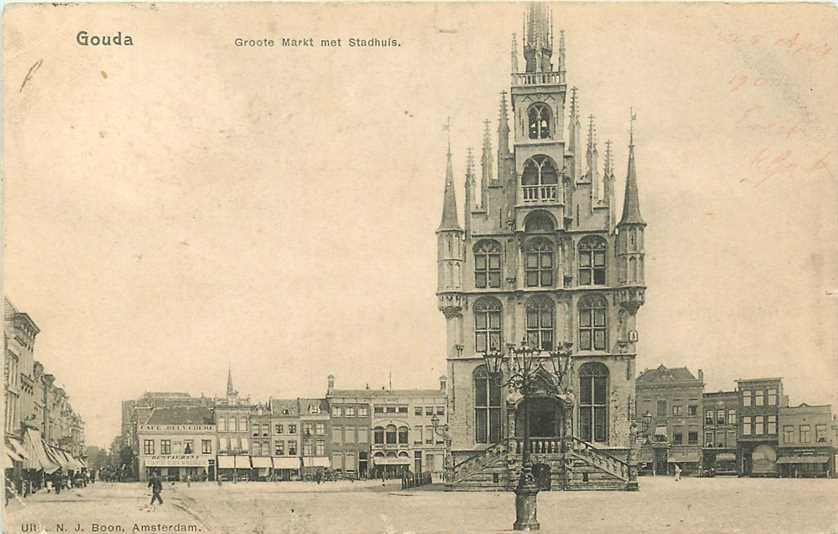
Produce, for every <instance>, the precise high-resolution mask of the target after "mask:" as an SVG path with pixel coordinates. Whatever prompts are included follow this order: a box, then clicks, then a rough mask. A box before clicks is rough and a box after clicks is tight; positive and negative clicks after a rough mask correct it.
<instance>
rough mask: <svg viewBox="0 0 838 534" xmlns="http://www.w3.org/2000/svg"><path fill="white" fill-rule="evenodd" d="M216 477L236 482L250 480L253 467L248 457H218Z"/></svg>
mask: <svg viewBox="0 0 838 534" xmlns="http://www.w3.org/2000/svg"><path fill="white" fill-rule="evenodd" d="M217 465H218V476H219V478H221V480H227V481H232V482H238V481H240V480H250V479H251V477H252V476H253V465H252V464H251V463H250V456H244V455H241V454H237V455H219V456H218V464H217Z"/></svg>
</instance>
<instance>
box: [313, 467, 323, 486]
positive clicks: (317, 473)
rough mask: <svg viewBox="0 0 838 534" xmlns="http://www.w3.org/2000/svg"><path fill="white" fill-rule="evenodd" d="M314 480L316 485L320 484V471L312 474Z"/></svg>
mask: <svg viewBox="0 0 838 534" xmlns="http://www.w3.org/2000/svg"><path fill="white" fill-rule="evenodd" d="M314 480H316V481H317V483H318V484H320V482H321V481H322V480H323V472H322V471H321V470H319V469H318V470H317V471H316V472H315V473H314Z"/></svg>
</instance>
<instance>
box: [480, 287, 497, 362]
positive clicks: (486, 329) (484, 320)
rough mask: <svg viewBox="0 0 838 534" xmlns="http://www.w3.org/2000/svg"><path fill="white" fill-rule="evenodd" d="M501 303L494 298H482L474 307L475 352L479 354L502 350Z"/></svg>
mask: <svg viewBox="0 0 838 534" xmlns="http://www.w3.org/2000/svg"><path fill="white" fill-rule="evenodd" d="M501 312H502V308H501V305H500V302H499V301H498V300H497V299H494V298H482V299H480V300H478V301H477V303H475V305H474V350H475V352H477V353H478V354H480V353H482V352H484V351H486V350H488V349H490V348H495V349H501V348H502V347H501V339H502V337H501V333H502V323H501Z"/></svg>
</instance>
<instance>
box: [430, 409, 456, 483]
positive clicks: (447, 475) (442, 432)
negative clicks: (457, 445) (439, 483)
mask: <svg viewBox="0 0 838 534" xmlns="http://www.w3.org/2000/svg"><path fill="white" fill-rule="evenodd" d="M431 425H433V429H434V434H436V435H437V436H439V437H441V438H442V439H443V440H445V453H444V454H445V456H444V458H443V463H444V464H445V465H444V466H443V471H442V480H443V481H444V482H448V481H449V480H450V479H451V469H452V468H453V465H452V462H451V459H452V458H453V456H452V455H451V435H450V434H449V433H448V424H447V423H443V424H442V425H440V424H439V417H438V416H437V415H436V414H434V416H433V417H431Z"/></svg>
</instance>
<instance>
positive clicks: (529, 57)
mask: <svg viewBox="0 0 838 534" xmlns="http://www.w3.org/2000/svg"><path fill="white" fill-rule="evenodd" d="M551 18H552V15H551V13H550V10H549V8H548V6H547V4H546V3H544V2H532V3H530V4H529V5H528V6H527V14H526V17H525V19H524V20H525V22H524V29H525V32H524V36H525V41H524V59H525V60H526V62H527V72H549V71H551V70H553V68H552V66H551V64H550V58H551V57H552V56H553V31H552V25H551Z"/></svg>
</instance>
